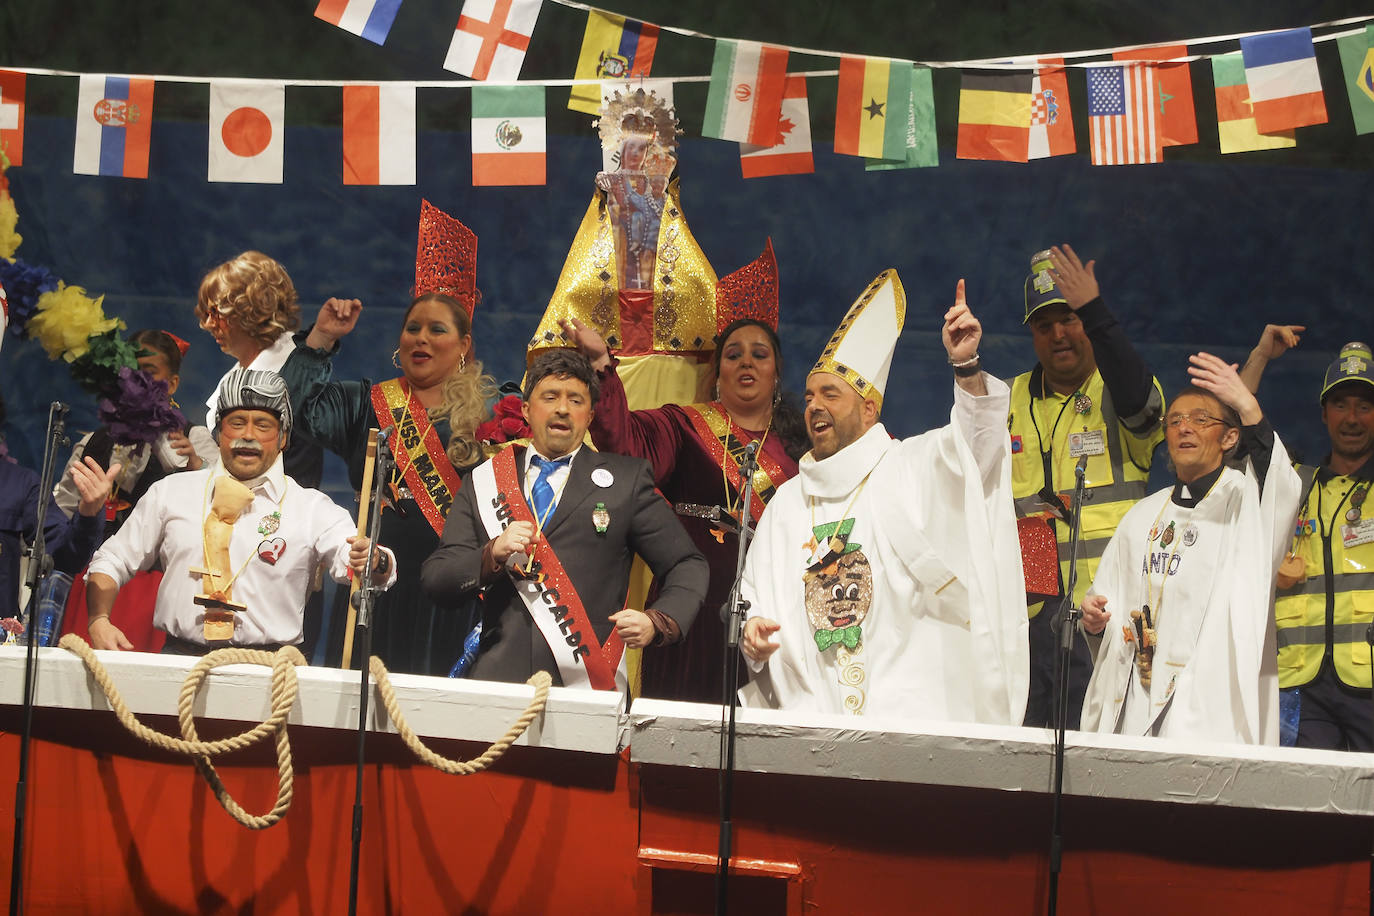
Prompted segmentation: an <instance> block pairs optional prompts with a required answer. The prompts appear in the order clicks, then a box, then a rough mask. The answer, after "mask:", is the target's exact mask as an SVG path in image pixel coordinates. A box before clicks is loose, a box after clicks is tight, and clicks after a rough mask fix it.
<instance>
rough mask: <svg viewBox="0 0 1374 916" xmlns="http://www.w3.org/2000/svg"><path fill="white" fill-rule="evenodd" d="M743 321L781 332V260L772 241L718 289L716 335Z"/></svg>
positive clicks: (726, 277)
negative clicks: (774, 249)
mask: <svg viewBox="0 0 1374 916" xmlns="http://www.w3.org/2000/svg"><path fill="white" fill-rule="evenodd" d="M741 318H753V319H755V320H757V321H762V322H763V323H764V324H766V325H768V326H769V327H770V328H772V329H773V330H774V331H777V329H778V260H777V257H776V256H775V255H774V254H773V240H772V239H771V238H770V239H769V240H768V242H767V244H766V245H765V247H764V249H763V254H761V255H759V256H758V257H757V258H755V259H754V260H752V261H750V262H749V263H748V264H745V265H744V266H743V267H741V268H740V269H739V270H737V271H735V272H734V273H730V274H726V275H725V276H723V277H721V278H720V283H719V284H717V285H716V333H717V334H719V333H720V332H722V331H724V330H725V329H726V328H727V327H729V326H730V324H731V322H734V321H738V320H739V319H741Z"/></svg>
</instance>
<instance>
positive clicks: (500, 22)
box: [444, 0, 543, 82]
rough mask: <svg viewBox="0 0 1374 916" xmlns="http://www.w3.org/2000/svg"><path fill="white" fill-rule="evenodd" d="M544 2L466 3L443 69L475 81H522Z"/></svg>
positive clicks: (496, 0)
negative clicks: (523, 67) (526, 56)
mask: <svg viewBox="0 0 1374 916" xmlns="http://www.w3.org/2000/svg"><path fill="white" fill-rule="evenodd" d="M542 6H543V0H466V2H464V3H463V11H462V13H461V14H459V16H458V25H457V27H456V28H455V30H454V32H453V40H452V41H451V42H450V43H449V46H448V56H446V57H445V58H444V69H445V70H452V71H453V72H454V73H460V74H462V75H463V76H470V77H472V78H473V79H475V80H487V79H490V80H497V81H499V82H505V81H510V80H517V79H519V78H520V68H521V67H522V66H523V65H524V63H525V51H526V50H528V49H529V46H530V36H531V35H533V34H534V24H535V22H536V20H538V19H539V10H540V9H541V8H542Z"/></svg>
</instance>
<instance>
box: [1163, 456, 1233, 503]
mask: <svg viewBox="0 0 1374 916" xmlns="http://www.w3.org/2000/svg"><path fill="white" fill-rule="evenodd" d="M1224 470H1226V465H1225V463H1222V464H1219V465H1217V468H1216V470H1215V471H1213V472H1212V473H1210V474H1204V475H1203V476H1201V477H1199V478H1198V479H1197V480H1194V481H1193V482H1192V483H1184V482H1183V481H1181V480H1180V481H1179V482H1178V483H1176V484H1174V492H1173V494H1172V495H1171V496H1170V499H1172V500H1173V502H1174V503H1175V504H1176V505H1179V506H1182V507H1183V508H1185V509H1191V508H1193V507H1194V506H1196V505H1197V504H1198V503H1200V502H1202V498H1203V497H1204V496H1206V495H1207V494H1208V493H1210V492H1211V491H1212V487H1214V486H1216V482H1217V481H1218V480H1220V479H1221V472H1222V471H1224Z"/></svg>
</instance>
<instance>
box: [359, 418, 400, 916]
mask: <svg viewBox="0 0 1374 916" xmlns="http://www.w3.org/2000/svg"><path fill="white" fill-rule="evenodd" d="M392 429H395V427H391V428H390V429H384V430H382V431H381V432H379V433H378V434H377V461H376V464H375V465H374V466H373V470H372V505H373V507H374V508H373V512H372V518H371V519H369V522H368V534H367V539H368V545H367V564H366V565H365V566H364V567H363V568H364V569H366V570H368V572H367V573H365V574H364V575H363V582H362V584H361V585H360V586H359V587H358V590H357V591H356V592H354V593H353V596H352V601H353V604H354V606H355V608H356V610H357V612H358V619H357V624H356V626H355V629H356V631H357V633H358V634H359V635H358V640H359V642H358V649H359V654H358V667H359V668H360V669H361V672H360V677H359V681H358V769H357V774H356V776H355V778H354V783H353V837H352V851H351V854H350V859H349V863H348V913H349V916H356V914H357V912H358V864H359V855H360V853H361V852H362V842H363V766H364V763H365V762H366V760H367V699H368V693H369V691H368V667H369V665H370V664H371V662H372V611H373V606H374V603H375V600H376V595H377V592H378V591H379V589H378V588H377V587H376V586H375V585H373V584H372V573H371V570H372V564H373V561H374V558H375V557H376V555H377V537H378V535H379V534H380V533H381V530H382V500H383V498H384V494H385V492H386V482H387V481H388V480H389V479H390V478H391V467H390V465H391V451H390V450H389V449H388V447H387V441H386V440H387V435H388V433H390V432H391V430H392ZM355 575H356V573H355Z"/></svg>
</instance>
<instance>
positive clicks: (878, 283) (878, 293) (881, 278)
mask: <svg viewBox="0 0 1374 916" xmlns="http://www.w3.org/2000/svg"><path fill="white" fill-rule="evenodd" d="M905 320H906V292H905V291H904V290H903V289H902V281H901V280H899V279H898V278H897V271H896V270H893V269H892V268H888V269H887V270H885V271H883V272H882V273H880V274H878V276H876V277H874V278H873V282H872V283H870V284H868V286H867V288H865V289H864V291H863V292H862V293H861V294H860V295H859V298H858V299H855V300H854V304H853V305H851V306H850V307H849V311H848V312H847V313H846V314H845V316H844V321H841V322H840V326H839V327H838V328H836V329H835V333H834V335H832V336H831V338H830V342H829V343H827V344H826V345H825V349H824V350H822V351H821V358H820V359H818V360H816V365H814V366H812V367H811V372H812V373H815V372H829V373H831V374H832V375H837V376H839V377H840V378H842V379H844V380H845V381H846V382H848V383H849V384H850V386H852V387H853V389H854V390H855V391H857V392H858V393H859V396H860V397H861V398H864V399H865V400H867V399H869V398H872V399H873V400H874V401H877V402H878V409H879V411H881V410H882V407H883V392H884V391H886V390H887V373H888V370H889V369H891V368H892V353H893V351H894V350H896V348H897V338H898V337H900V336H901V334H902V322H904V321H905Z"/></svg>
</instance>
